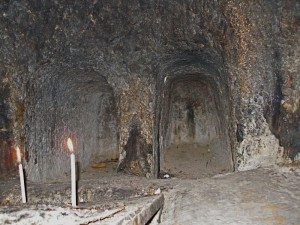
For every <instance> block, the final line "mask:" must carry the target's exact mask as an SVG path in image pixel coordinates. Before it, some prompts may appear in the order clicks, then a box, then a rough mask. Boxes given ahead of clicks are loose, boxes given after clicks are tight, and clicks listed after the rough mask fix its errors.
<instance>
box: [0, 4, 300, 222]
mask: <svg viewBox="0 0 300 225" xmlns="http://www.w3.org/2000/svg"><path fill="white" fill-rule="evenodd" d="M258 2H259V4H258V3H254V2H251V1H249V2H240V3H239V2H236V1H223V0H214V1H206V0H200V1H186V2H185V1H163V2H161V1H157V0H151V1H132V2H125V1H97V0H95V1H91V2H90V1H81V0H76V1H74V2H67V1H66V2H63V1H53V2H52V1H49V2H47V1H22V2H20V1H16V0H11V1H4V2H3V4H2V3H1V5H0V12H1V15H0V181H1V183H2V184H1V185H2V186H1V189H0V203H1V204H0V207H1V206H5V207H7V206H8V207H9V206H12V205H14V206H15V205H18V204H20V195H19V194H18V192H19V187H18V185H17V183H18V179H17V178H18V164H19V163H20V162H18V160H17V154H16V147H17V146H19V147H20V149H21V163H22V165H23V168H24V172H25V180H26V185H27V191H28V196H29V202H30V201H31V202H32V204H34V203H50V204H53V205H60V204H65V201H67V200H65V199H67V197H66V196H67V195H68V194H69V191H70V190H69V186H68V185H67V183H68V182H69V179H70V173H71V170H70V151H69V149H68V147H67V138H71V139H72V141H73V144H74V149H75V150H74V152H75V157H76V172H77V180H78V185H79V187H78V190H77V191H78V198H79V200H78V201H79V202H78V203H81V204H82V205H83V203H87V202H90V204H96V203H98V202H99V201H101V199H102V200H103V199H104V200H105V201H107V202H110V200H111V199H110V198H112V196H115V198H114V199H113V200H120V199H122V200H126V199H130V198H132V196H136V195H137V194H136V193H135V192H134V191H133V189H134V190H139V191H140V192H145V193H146V191H145V190H146V189H147V188H148V189H149V187H150V186H151V185H150V184H149V182H150V183H151V182H158V183H156V184H155V185H154V186H155V188H156V189H157V190H158V186H160V187H163V186H164V187H165V190H168V189H169V188H170V187H169V186H168V185H171V184H168V182H170V183H172V182H173V183H172V185H173V184H174V185H175V184H176V181H178V182H198V181H199V180H201V179H204V180H203V181H206V180H205V179H212V180H213V179H214V177H219V176H221V177H222V176H227V175H228V174H230V175H229V176H237V177H238V176H241V178H236V179H237V180H238V179H242V177H243V176H242V175H240V174H242V173H243V172H245V171H252V170H256V169H259V168H266V169H268V168H270V167H272V168H273V167H276V168H277V169H278V168H280V169H279V170H280V171H292V172H293V173H296V174H297V173H298V174H299V173H300V172H299V171H300V170H299V168H300V167H299V164H300V141H299V140H300V139H299V135H300V120H299V116H300V73H299V71H300V61H299V58H300V55H299V52H300V41H299V40H300V22H299V21H300V19H299V18H300V14H299V12H300V3H299V2H298V1H297V0H292V1H283V0H278V1H262V0H261V1H258ZM297 171H298V172H297ZM259 173H260V172H258V174H259ZM234 174H238V175H234ZM249 174H251V172H249ZM247 176H248V175H247V174H246V175H245V177H247ZM249 176H250V177H249V180H251V179H252V178H253V177H251V176H252V175H249ZM261 176H262V177H263V176H265V175H264V173H263V172H262V175H261ZM289 176H292V175H291V174H290V175H289ZM228 179H231V178H228ZM232 179H235V178H232ZM245 179H246V178H245ZM253 179H254V178H253ZM268 179H269V178H268ZM270 179H271V178H270ZM272 179H273V178H272ZM276 179H277V178H276ZM92 180H93V181H92ZM298 180H299V179H298ZM93 182H94V183H93ZM97 182H98V183H97ZM99 182H104V183H99ZM135 182H136V183H135ZM159 182H162V183H159ZM174 182H175V183H174ZM207 182H210V181H207ZM224 182H225V181H224ZM245 182H246V181H245ZM255 182H260V181H259V180H258V181H255ZM294 182H296V181H294ZM92 183H93V184H94V186H95V185H96V184H97V185H99V186H101V185H103V187H102V189H101V188H100V189H97V188H94V187H91V186H92V185H91V184H92ZM204 183H205V182H204ZM221 183H222V182H221ZM225 183H226V182H225ZM299 183H300V181H299ZM50 184H51V185H53V187H52V186H51V185H50ZM135 184H136V185H137V187H134V186H135ZM180 184H182V185H183V183H180ZM39 185H40V187H46V186H47V185H50V186H51V187H50V186H47V187H48V188H39ZM45 185H46V186H45ZM55 185H56V186H55ZM89 185H90V186H89ZM97 185H96V186H97ZM105 185H106V186H105ZM109 185H111V187H110V186H109ZM145 185H146V186H147V188H145V187H144V186H145ZM149 185H150V186H149ZM241 185H242V184H241ZM295 185H297V184H295ZM152 186H153V184H152ZM258 186H259V185H258ZM189 188H191V187H189ZM228 188H229V189H230V187H228ZM235 188H237V187H235ZM287 188H288V187H287ZM291 188H292V184H291ZM43 189H44V190H43ZM54 189H57V190H60V191H58V192H59V194H58V195H60V196H61V197H59V199H60V200H59V201H58V200H53V197H52V196H53V195H52V194H51V195H50V194H49V193H52V192H51V191H52V190H54ZM148 189H147V190H148ZM150 189H151V190H152V189H153V187H151V188H150ZM150 189H149V190H150ZM156 189H155V190H156ZM161 189H163V188H159V191H158V192H159V193H158V192H155V194H154V192H153V191H150V192H151V193H152V194H149V193H148V192H147V193H148V194H147V195H154V196H155V195H157V193H158V194H160V192H161ZM66 190H68V191H66ZM237 191H241V192H242V190H237ZM293 191H295V192H294V194H295V196H298V194H299V191H297V190H294V189H293V190H291V192H293ZM110 192H113V193H114V195H111V194H110ZM166 192H167V191H166ZM30 193H31V194H30ZM33 193H34V194H33ZM66 193H68V194H66ZM87 193H93V194H92V197H91V196H90V195H88V194H87ZM80 196H81V197H80ZM166 196H168V194H167V193H166V194H165V198H166ZM41 199H42V200H41ZM80 199H81V200H80ZM299 199H300V198H299V196H298V197H297V201H298V203H297V204H296V207H299V205H300V204H299ZM159 201H162V200H161V199H160V200H159ZM165 201H166V202H165V203H164V204H165V205H166V206H170V202H169V203H168V200H167V199H166V200H165ZM169 201H171V200H169ZM151 204H152V203H151ZM161 204H163V203H161ZM180 204H183V203H178V205H180ZM82 207H86V206H82ZM111 208H112V207H111ZM162 208H163V207H162V206H161V205H160V206H159V207H158V208H155V209H154V211H155V212H152V211H151V210H150V211H151V213H150V214H151V215H150V214H149V213H148V214H149V215H150V218H148V217H147V219H145V221H144V222H145V223H146V222H147V223H148V224H150V222H149V221H150V220H151V221H152V222H151V224H152V223H153V224H155V223H154V222H153V221H154V220H153V215H154V214H155V215H157V212H158V211H159V210H162V214H163V216H162V218H165V220H166V221H168V218H170V217H172V216H173V217H175V215H170V211H168V210H166V209H165V211H164V210H163V209H162ZM294 209H295V208H293V210H294ZM2 210H4V212H6V211H5V210H6V209H2ZM298 212H299V210H298V211H297V209H295V210H294V211H291V214H287V218H290V220H289V221H292V222H299V220H298V219H297V217H296V216H295V215H296V214H297V213H298ZM293 213H294V214H293ZM137 214H138V213H137ZM159 217H160V216H159ZM145 218H146V217H145ZM181 218H182V217H181ZM197 218H198V217H197ZM159 219H161V218H159ZM173 219H174V218H173ZM201 219H203V217H199V221H200V220H201ZM223 219H224V218H223ZM187 220H188V219H187ZM7 221H8V219H7ZM0 222H1V216H0ZM128 224H129V223H128ZM140 224H142V222H141V223H140ZM215 224H217V223H215ZM240 224H243V223H242V222H241V223H240ZM245 224H247V223H245ZM282 224H284V223H282Z"/></svg>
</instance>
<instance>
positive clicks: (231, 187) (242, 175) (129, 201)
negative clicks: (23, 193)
mask: <svg viewBox="0 0 300 225" xmlns="http://www.w3.org/2000/svg"><path fill="white" fill-rule="evenodd" d="M93 166H94V168H92V167H91V168H89V169H88V170H87V171H85V172H83V173H82V174H81V176H80V180H79V182H78V203H79V204H78V207H77V208H76V209H72V208H71V207H70V178H69V177H68V176H67V177H64V178H63V179H61V180H57V181H55V182H53V181H52V182H49V183H32V182H27V193H28V204H26V205H23V204H21V203H20V202H21V197H20V187H19V182H18V181H19V180H18V177H15V178H10V179H7V178H6V179H4V178H2V179H1V182H0V203H1V206H0V224H28V222H29V221H31V222H32V221H33V222H34V223H33V224H51V223H52V222H53V220H56V224H64V225H67V224H134V223H132V221H133V220H134V218H135V216H136V215H138V214H139V213H141V212H144V214H145V215H148V217H147V218H151V217H152V216H153V215H154V214H155V213H156V212H157V209H158V207H159V204H158V202H161V201H162V199H164V207H163V211H162V216H161V224H164V225H184V224H205V225H207V224H213V225H217V224H222V225H224V224H256V225H260V224H268V225H271V224H272V225H273V224H275V225H276V224H278V225H287V224H288V225H300V188H299V187H300V169H299V168H298V169H297V168H289V167H274V168H267V169H257V170H252V171H246V172H236V173H230V174H221V175H217V176H214V177H211V178H201V179H182V178H178V177H171V178H170V179H145V178H142V177H137V176H133V175H126V174H122V173H116V172H114V171H115V170H114V168H115V166H116V164H115V162H109V163H106V164H102V165H100V164H99V165H93ZM97 167H98V168H97ZM153 206H155V207H153ZM151 207H152V208H151ZM145 210H146V211H145ZM147 210H148V211H147ZM145 212H146V213H145ZM94 218H98V219H94ZM99 218H100V219H99ZM145 218H146V217H145ZM157 218H158V216H157V217H155V219H154V220H152V221H151V223H149V224H158V222H157V221H156V219H157ZM113 219H115V220H113ZM51 221H52V222H51ZM68 221H69V223H68ZM84 221H88V223H87V222H84ZM93 221H94V222H93ZM112 221H114V222H112ZM118 221H119V222H118ZM120 221H122V222H120ZM50 222H51V223H50ZM137 224H142V223H137Z"/></svg>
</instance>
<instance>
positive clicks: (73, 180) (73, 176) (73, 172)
mask: <svg viewBox="0 0 300 225" xmlns="http://www.w3.org/2000/svg"><path fill="white" fill-rule="evenodd" d="M67 144H68V147H69V150H70V152H71V192H72V196H71V200H72V206H76V205H77V204H76V197H77V196H76V165H75V154H74V151H73V143H72V140H71V139H70V138H68V142H67Z"/></svg>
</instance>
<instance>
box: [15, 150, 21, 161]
mask: <svg viewBox="0 0 300 225" xmlns="http://www.w3.org/2000/svg"><path fill="white" fill-rule="evenodd" d="M16 152H17V161H18V163H21V151H20V148H19V146H17V148H16Z"/></svg>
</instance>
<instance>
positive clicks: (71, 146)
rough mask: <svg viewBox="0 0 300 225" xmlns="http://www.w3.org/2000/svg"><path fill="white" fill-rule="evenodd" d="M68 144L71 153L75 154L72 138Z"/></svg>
mask: <svg viewBox="0 0 300 225" xmlns="http://www.w3.org/2000/svg"><path fill="white" fill-rule="evenodd" d="M67 144H68V148H69V150H70V152H72V153H73V151H74V150H73V142H72V140H71V138H68V141H67Z"/></svg>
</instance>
